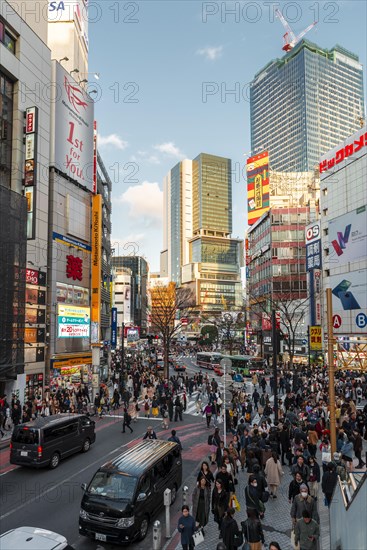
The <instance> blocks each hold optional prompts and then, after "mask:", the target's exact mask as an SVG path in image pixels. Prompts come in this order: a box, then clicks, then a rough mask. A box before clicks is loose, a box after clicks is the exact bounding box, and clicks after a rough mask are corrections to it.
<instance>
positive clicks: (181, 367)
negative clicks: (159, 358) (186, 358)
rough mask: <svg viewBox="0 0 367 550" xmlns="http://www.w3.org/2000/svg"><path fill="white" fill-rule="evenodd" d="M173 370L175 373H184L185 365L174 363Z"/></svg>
mask: <svg viewBox="0 0 367 550" xmlns="http://www.w3.org/2000/svg"><path fill="white" fill-rule="evenodd" d="M174 369H175V371H176V372H185V371H186V365H183V364H180V363H176V364H175V366H174Z"/></svg>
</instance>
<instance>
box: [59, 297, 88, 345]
mask: <svg viewBox="0 0 367 550" xmlns="http://www.w3.org/2000/svg"><path fill="white" fill-rule="evenodd" d="M57 310H58V337H59V338H89V334H90V309H89V307H79V306H69V305H65V304H59V305H58V307H57Z"/></svg>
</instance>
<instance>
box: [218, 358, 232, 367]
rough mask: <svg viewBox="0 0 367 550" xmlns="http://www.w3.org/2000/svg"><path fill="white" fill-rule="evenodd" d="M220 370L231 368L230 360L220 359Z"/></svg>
mask: <svg viewBox="0 0 367 550" xmlns="http://www.w3.org/2000/svg"><path fill="white" fill-rule="evenodd" d="M220 366H221V367H222V369H230V368H231V366H232V361H231V360H230V359H222V360H221V362H220Z"/></svg>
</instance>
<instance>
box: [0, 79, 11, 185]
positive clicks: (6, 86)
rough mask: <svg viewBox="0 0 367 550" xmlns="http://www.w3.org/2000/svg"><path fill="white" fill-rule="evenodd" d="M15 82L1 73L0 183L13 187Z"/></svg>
mask: <svg viewBox="0 0 367 550" xmlns="http://www.w3.org/2000/svg"><path fill="white" fill-rule="evenodd" d="M12 126H13V82H12V81H11V80H9V79H8V78H7V77H6V76H5V75H4V74H3V73H2V72H1V71H0V181H1V185H3V186H4V187H8V188H10V185H11V151H12V133H13V128H12Z"/></svg>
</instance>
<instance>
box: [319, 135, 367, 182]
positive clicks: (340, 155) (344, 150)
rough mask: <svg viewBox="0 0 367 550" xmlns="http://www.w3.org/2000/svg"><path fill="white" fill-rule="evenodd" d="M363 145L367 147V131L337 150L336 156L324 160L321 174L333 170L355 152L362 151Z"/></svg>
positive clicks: (321, 163)
mask: <svg viewBox="0 0 367 550" xmlns="http://www.w3.org/2000/svg"><path fill="white" fill-rule="evenodd" d="M362 147H367V132H366V133H364V134H362V135H361V136H359V137H358V138H357V139H355V140H354V141H352V143H348V145H346V146H345V147H341V148H340V149H339V151H337V152H336V154H335V156H334V157H332V158H330V159H325V160H322V161H321V162H320V166H319V169H320V174H322V173H323V172H327V171H328V170H331V169H332V168H334V166H336V165H337V164H340V163H341V162H343V160H345V159H346V158H348V157H351V156H352V155H353V154H354V153H357V152H358V151H360V150H361V149H362Z"/></svg>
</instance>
